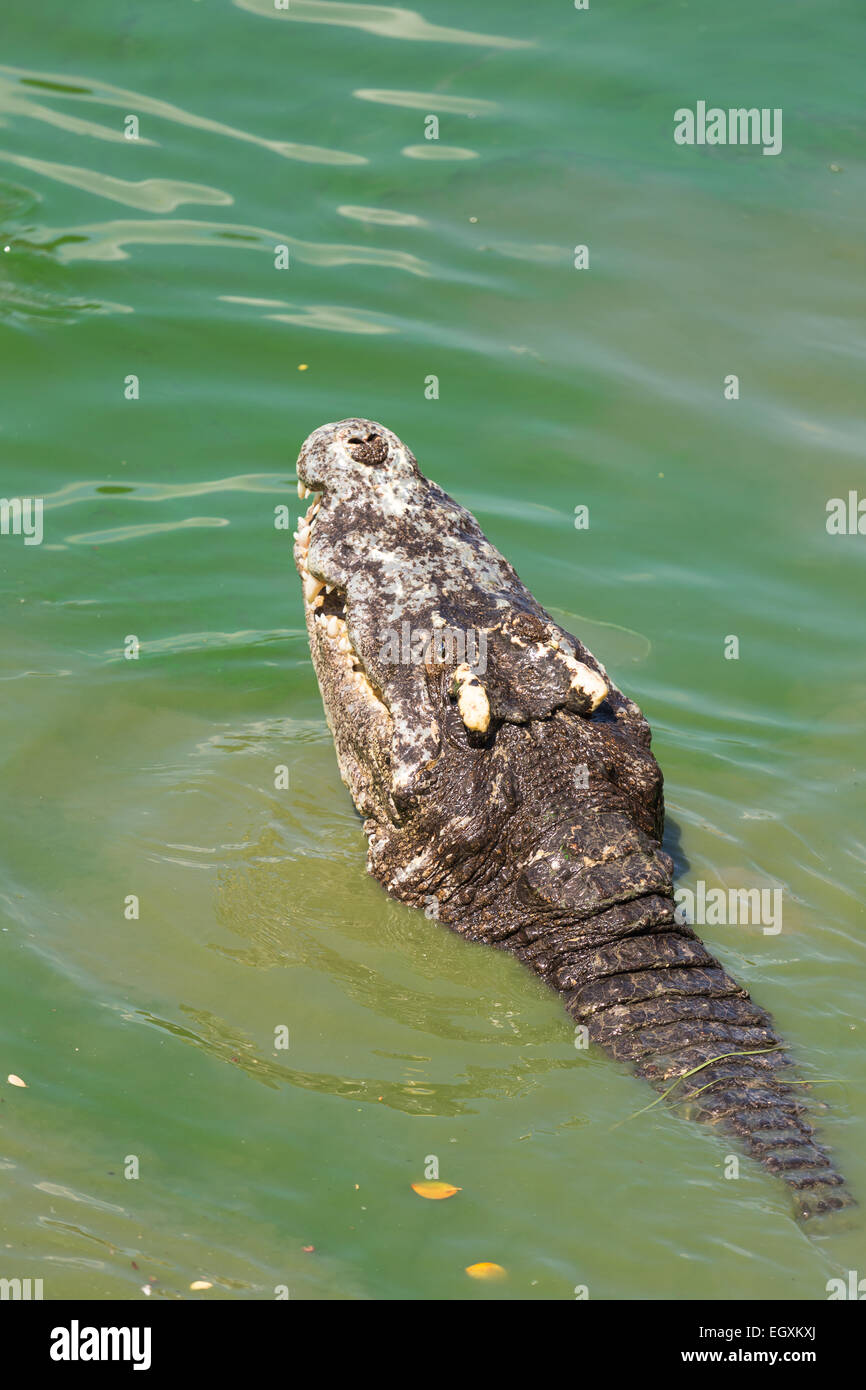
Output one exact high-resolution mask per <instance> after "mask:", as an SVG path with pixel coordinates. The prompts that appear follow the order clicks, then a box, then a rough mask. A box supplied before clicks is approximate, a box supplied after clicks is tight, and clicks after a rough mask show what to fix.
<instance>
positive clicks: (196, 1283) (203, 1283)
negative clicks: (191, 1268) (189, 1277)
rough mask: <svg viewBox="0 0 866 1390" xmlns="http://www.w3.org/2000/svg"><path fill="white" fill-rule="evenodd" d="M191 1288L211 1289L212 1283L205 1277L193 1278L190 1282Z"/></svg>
mask: <svg viewBox="0 0 866 1390" xmlns="http://www.w3.org/2000/svg"><path fill="white" fill-rule="evenodd" d="M190 1288H191V1289H212V1288H213V1284H209V1283H208V1281H207V1280H206V1279H194V1280H193V1282H192V1283H191V1284H190Z"/></svg>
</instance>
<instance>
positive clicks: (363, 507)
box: [295, 419, 670, 945]
mask: <svg viewBox="0 0 866 1390" xmlns="http://www.w3.org/2000/svg"><path fill="white" fill-rule="evenodd" d="M298 479H299V482H298V490H299V493H300V494H301V495H302V496H303V495H306V492H307V491H308V490H309V491H312V492H313V493H314V494H315V496H314V498H313V501H312V503H311V505H310V508H309V511H308V513H307V515H306V518H305V519H304V520H303V521H302V522H301V523H300V527H299V530H298V533H297V540H296V544H295V563H296V565H297V567H298V570H299V573H300V575H301V578H302V580H303V590H304V609H305V615H306V622H307V628H308V631H309V637H310V646H311V651H312V657H313V662H314V665H315V669H316V674H317V676H318V679H319V685H320V688H321V691H322V697H323V700H324V704H325V710H326V714H327V717H328V723H329V725H330V728H331V731H332V733H333V735H334V740H335V743H336V747H337V753H338V757H339V762H340V769H341V773H342V776H343V780H344V781H345V783H346V785H347V786H348V788H349V790H350V792H351V793H352V796H353V799H354V801H355V804H356V806H357V807H358V809H359V811H360V812H361V813H362V815H363V816H364V817H365V829H366V831H367V834H368V837H369V860H368V862H369V868H370V870H371V872H372V873H374V874H375V875H376V877H377V878H379V879H380V881H381V882H382V883H383V884H384V885H385V887H386V888H388V889H389V891H391V892H392V893H394V894H395V895H397V896H399V897H401V898H403V899H404V900H406V901H409V902H412V903H414V904H416V905H418V906H422V907H424V908H425V909H426V910H427V911H428V914H429V915H433V916H436V917H439V918H440V919H441V920H443V921H448V922H449V923H450V924H451V925H454V926H456V927H457V929H458V930H460V931H463V932H464V933H466V934H467V935H471V936H474V937H477V938H481V939H487V940H504V939H505V938H507V937H510V936H512V934H513V933H514V932H515V931H517V930H522V931H525V930H526V928H527V926H528V925H529V921H530V919H531V918H532V917H534V916H536V915H537V916H540V917H544V916H545V915H550V914H554V915H555V914H556V913H558V912H560V911H561V910H562V909H563V908H564V906H565V905H566V902H567V901H568V899H569V895H570V890H572V889H573V888H574V887H575V884H574V883H573V882H572V880H573V879H574V868H575V863H574V862H573V861H572V860H571V857H572V856H574V855H579V854H580V853H581V852H582V850H583V849H585V847H586V840H587V837H589V839H590V840H592V842H593V843H598V841H599V839H603V840H604V841H605V846H604V848H605V850H606V851H608V857H610V858H612V857H622V855H623V854H627V855H630V856H631V864H630V867H631V869H632V870H633V872H634V874H635V875H636V884H637V882H638V881H640V883H641V884H642V886H643V888H644V889H647V888H649V887H650V886H651V885H652V884H656V885H657V886H659V887H663V886H664V883H665V882H668V883H669V877H670V873H669V871H670V861H669V860H668V859H667V856H663V855H660V853H659V850H658V845H657V840H658V837H659V835H660V832H661V818H662V802H661V774H660V772H659V769H658V766H657V764H656V762H655V759H654V758H653V757H652V754H651V753H650V752H649V741H650V738H649V729H648V726H647V724H646V721H645V720H644V718H643V716H642V715H641V713H640V711H639V710H638V708H637V706H636V705H634V704H633V703H632V702H631V701H630V700H628V699H627V698H626V697H625V696H624V695H623V694H622V693H621V691H619V690H617V688H616V686H615V685H614V684H613V683H612V681H611V680H610V678H609V677H608V675H607V673H606V672H605V670H604V668H603V667H602V666H601V665H600V664H599V662H598V661H596V659H595V658H594V657H593V656H592V654H591V653H590V652H588V651H587V650H586V648H585V647H583V646H582V644H581V643H580V642H579V641H578V639H577V638H576V637H573V636H572V635H571V634H570V633H568V632H566V631H564V629H563V628H561V627H560V626H559V625H558V624H557V623H556V622H555V621H554V620H553V618H551V617H550V615H549V614H548V613H546V612H545V610H544V609H543V608H542V607H541V605H540V604H539V603H537V602H536V600H535V599H534V598H533V596H532V594H531V593H529V591H528V590H527V589H526V588H525V587H524V585H523V584H522V583H521V581H520V579H519V578H518V577H517V575H516V574H515V572H514V570H513V569H512V567H511V566H510V565H509V564H508V563H507V562H506V561H505V560H504V559H503V557H502V556H501V555H500V554H499V552H498V551H497V550H496V549H495V547H494V546H493V545H492V544H491V543H490V542H489V541H488V540H487V538H486V537H485V536H484V534H483V532H482V531H481V529H480V527H479V526H478V523H477V522H476V521H475V519H474V517H473V516H472V515H471V514H470V513H469V512H468V511H466V509H465V508H464V507H461V506H460V505H459V504H458V503H457V502H455V501H454V500H453V499H452V498H451V497H449V496H448V495H447V494H446V493H445V492H443V491H442V489H441V488H440V487H438V486H437V484H436V483H434V482H431V481H430V480H429V479H428V478H425V477H424V475H423V474H422V473H421V472H420V471H419V468H418V465H417V463H416V461H415V459H414V457H413V456H412V454H411V453H410V452H409V450H408V449H407V447H406V446H405V444H403V443H402V442H401V440H400V439H398V438H397V436H396V435H394V434H392V433H391V431H390V430H388V429H385V428H384V427H383V426H382V425H379V424H376V423H374V422H372V421H370V420H361V419H349V420H343V421H340V422H339V423H338V424H330V425H323V426H322V427H321V428H320V429H317V430H316V431H315V432H314V433H313V434H311V435H310V437H309V438H308V439H307V440H306V442H305V444H304V446H303V448H302V449H301V453H300V457H299V460H298ZM651 841H652V842H653V843H651ZM604 877H605V875H604V874H603V873H600V874H599V875H597V878H598V880H599V881H598V882H595V883H589V884H584V885H582V892H583V896H582V899H581V901H582V904H583V906H584V907H586V908H587V909H588V908H590V907H591V906H593V905H594V904H595V898H594V897H593V893H595V897H596V898H597V900H598V905H599V906H601V905H602V904H603V901H604V898H605V884H604V882H603V881H602V880H603V879H604ZM620 886H621V885H620ZM637 891H638V890H637V886H636V888H635V893H637ZM571 896H573V893H572V894H571ZM508 944H510V945H511V944H513V942H511V941H509V943H508Z"/></svg>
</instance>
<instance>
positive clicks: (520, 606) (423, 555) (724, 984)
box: [294, 418, 851, 1219]
mask: <svg viewBox="0 0 866 1390" xmlns="http://www.w3.org/2000/svg"><path fill="white" fill-rule="evenodd" d="M298 494H299V496H300V497H301V498H305V497H308V496H309V495H310V494H312V500H311V502H310V505H309V510H308V511H307V513H306V515H305V516H304V517H303V518H301V519H300V520H299V523H298V530H297V531H296V532H295V537H294V539H295V545H294V559H295V564H296V567H297V570H298V572H299V575H300V577H301V580H302V585H303V602H304V614H305V619H306V626H307V632H308V635H309V642H310V651H311V655H312V660H313V665H314V668H315V671H316V676H317V678H318V683H319V688H320V691H321V695H322V700H323V703H324V707H325V715H326V718H327V722H328V726H329V728H330V730H331V733H332V736H333V739H334V743H335V746H336V752H337V758H338V762H339V767H340V773H341V776H342V778H343V781H344V782H345V784H346V786H347V787H348V789H349V792H350V793H351V796H352V798H353V800H354V803H355V806H356V808H357V810H358V812H359V813H360V815H361V816H362V817H363V825H364V831H365V832H366V835H367V839H368V854H367V868H368V871H369V872H370V873H371V874H372V875H374V877H375V878H376V879H377V880H378V881H379V883H380V884H381V885H382V886H383V887H384V888H385V889H386V890H387V892H389V893H390V894H392V895H393V896H394V897H396V898H398V899H400V900H401V901H402V902H404V903H408V904H410V905H412V906H414V907H417V908H420V909H422V910H423V911H424V912H425V914H426V915H427V917H428V918H431V919H433V920H435V921H436V922H439V923H442V924H444V925H446V926H448V927H450V928H452V929H453V930H454V931H456V932H458V933H459V934H460V935H461V936H464V937H466V938H467V939H469V940H471V941H474V942H487V943H489V944H490V945H492V946H497V947H500V948H504V949H507V950H509V951H511V952H512V953H513V954H514V955H515V956H517V957H518V959H520V960H521V961H523V962H524V963H525V965H527V966H528V967H530V968H531V969H532V970H534V971H535V972H536V973H537V974H538V975H539V976H540V977H541V978H542V979H543V980H544V981H545V982H546V983H547V984H549V985H550V986H551V987H552V988H553V989H555V990H556V991H558V992H559V994H560V995H561V996H562V999H563V1002H564V1005H565V1008H566V1010H567V1012H568V1013H569V1014H570V1016H571V1018H572V1020H573V1021H574V1026H575V1027H576V1028H578V1029H581V1030H583V1034H582V1039H585V1040H586V1043H587V1045H590V1046H595V1045H597V1046H599V1047H600V1048H602V1049H603V1050H605V1051H606V1052H608V1053H609V1054H612V1055H613V1057H614V1058H616V1059H618V1060H619V1061H621V1062H623V1063H625V1064H627V1066H628V1067H630V1068H631V1070H632V1071H633V1072H634V1073H636V1074H637V1075H638V1076H640V1077H643V1078H645V1079H646V1081H648V1082H649V1083H650V1084H651V1085H652V1086H653V1087H655V1089H656V1090H657V1091H659V1092H660V1093H662V1094H663V1095H664V1096H665V1097H667V1098H668V1101H669V1103H674V1102H681V1103H682V1104H683V1106H684V1107H685V1113H686V1114H688V1115H689V1116H691V1117H693V1118H695V1119H698V1120H703V1121H705V1122H708V1123H710V1124H713V1125H715V1126H717V1127H718V1129H719V1130H720V1131H722V1132H724V1133H726V1134H729V1135H732V1136H735V1138H736V1140H737V1141H738V1143H739V1145H740V1146H741V1147H742V1148H743V1149H744V1150H745V1152H746V1153H748V1154H749V1155H750V1156H752V1157H753V1158H755V1159H756V1160H758V1161H759V1162H760V1163H761V1164H763V1166H764V1167H765V1168H766V1169H768V1170H770V1171H771V1172H772V1173H774V1174H776V1175H777V1176H778V1177H779V1178H780V1179H781V1180H782V1181H783V1182H784V1183H786V1184H787V1186H788V1190H789V1192H790V1194H791V1197H792V1205H793V1208H794V1212H795V1214H796V1215H797V1216H798V1217H799V1218H801V1219H805V1218H808V1217H810V1216H813V1215H815V1214H816V1213H819V1212H827V1211H830V1210H832V1209H834V1208H839V1207H842V1206H845V1205H847V1204H848V1203H849V1202H850V1201H851V1198H850V1197H849V1195H848V1192H847V1189H846V1187H845V1184H844V1181H843V1179H842V1177H841V1176H840V1175H839V1173H838V1172H837V1171H836V1170H835V1168H834V1166H833V1163H832V1160H831V1158H830V1156H829V1155H828V1153H827V1151H826V1149H825V1148H824V1147H823V1146H822V1145H821V1144H820V1143H819V1141H818V1138H817V1137H816V1134H815V1131H814V1128H813V1125H812V1123H811V1121H810V1113H809V1110H808V1107H807V1104H806V1102H805V1100H804V1091H803V1083H802V1082H799V1081H798V1080H797V1078H796V1075H795V1074H792V1071H791V1068H792V1066H793V1063H792V1059H791V1057H790V1056H789V1055H788V1053H787V1051H786V1049H785V1046H784V1045H783V1043H782V1041H781V1039H780V1038H779V1037H778V1036H777V1034H776V1032H775V1030H774V1026H773V1022H772V1020H771V1018H770V1016H769V1014H767V1013H766V1012H765V1011H764V1010H763V1009H762V1008H760V1007H759V1006H758V1005H757V1004H755V1003H754V1002H753V1001H752V999H751V998H750V995H749V993H748V991H747V990H746V989H744V988H743V987H742V986H741V985H740V984H738V983H737V982H736V981H735V980H734V979H732V977H731V976H730V975H729V974H728V972H727V970H726V969H725V968H724V966H723V965H722V964H721V963H720V962H719V961H718V960H717V959H716V958H715V957H714V956H713V955H712V953H711V952H710V951H709V950H708V949H707V947H706V946H705V945H704V943H703V942H702V941H701V940H700V938H699V937H698V935H697V934H696V932H695V931H694V930H693V928H692V926H691V925H689V924H688V922H686V921H684V920H681V919H682V917H683V914H682V912H681V911H679V910H678V908H677V903H676V901H675V897H674V888H673V878H674V864H673V860H672V859H671V857H670V855H668V854H667V853H666V852H665V850H664V849H663V848H662V835H663V828H664V800H663V790H662V789H663V783H662V773H661V770H660V768H659V766H658V763H657V762H656V760H655V757H654V756H653V754H652V752H651V751H650V741H651V734H650V728H649V724H648V723H647V721H646V719H645V718H644V716H643V714H642V713H641V711H640V709H639V708H638V706H637V705H636V704H635V703H634V701H633V700H631V699H629V698H628V696H626V695H624V694H623V692H622V691H620V690H619V689H618V688H617V686H616V685H615V684H614V682H613V681H612V680H611V678H610V677H609V675H608V673H607V671H606V670H605V669H604V667H603V666H602V665H601V664H600V662H598V661H597V660H596V658H595V657H594V656H593V655H592V653H591V652H590V651H589V650H588V649H587V648H586V647H584V646H583V644H582V643H581V642H580V641H579V640H578V639H577V638H576V637H574V636H572V635H571V634H570V633H568V632H567V631H565V630H564V629H563V628H562V627H560V626H559V625H558V624H557V623H556V622H555V621H554V620H553V619H552V618H551V616H550V615H549V614H548V613H547V612H546V611H545V610H544V609H543V608H542V607H541V605H540V604H539V603H538V602H537V601H536V599H535V598H534V597H533V595H532V594H531V593H530V592H529V590H528V589H527V588H525V586H524V585H523V584H522V583H521V581H520V579H519V578H518V576H517V574H516V572H515V571H514V569H513V568H512V567H511V565H510V564H509V563H508V562H507V561H506V560H505V559H504V558H503V556H502V555H501V554H500V553H499V551H498V550H497V549H496V548H495V547H494V546H493V545H492V544H491V542H490V541H489V540H488V539H487V537H486V536H485V535H484V533H483V531H482V530H481V527H480V526H479V525H478V522H477V521H476V520H475V518H474V517H473V516H472V514H471V513H470V512H469V511H467V510H466V509H465V508H464V507H462V506H461V505H460V504H459V503H458V502H456V501H455V500H454V499H453V498H452V497H450V496H449V495H448V494H447V493H446V492H444V491H443V490H442V489H441V488H440V487H439V486H438V485H437V484H436V483H434V482H432V481H431V480H430V479H428V478H426V477H425V476H424V475H423V474H422V473H421V472H420V470H419V468H418V464H417V462H416V460H415V458H414V456H413V455H412V454H411V453H410V451H409V449H408V448H407V447H406V445H405V444H403V443H402V441H401V440H400V439H399V438H398V437H397V436H396V435H395V434H393V433H392V432H391V431H390V430H388V429H386V428H385V427H384V426H383V425H380V424H377V423H376V422H375V421H371V420H364V419H360V418H352V419H347V420H342V421H339V422H338V423H335V424H327V425H322V426H321V427H320V428H319V429H316V430H314V431H313V433H312V434H310V436H309V437H308V438H307V440H306V441H305V443H304V444H303V446H302V448H301V452H300V456H299V458H298Z"/></svg>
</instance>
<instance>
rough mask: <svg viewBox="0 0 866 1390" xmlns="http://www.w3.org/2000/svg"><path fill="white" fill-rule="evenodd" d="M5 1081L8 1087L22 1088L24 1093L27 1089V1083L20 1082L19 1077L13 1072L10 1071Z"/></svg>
mask: <svg viewBox="0 0 866 1390" xmlns="http://www.w3.org/2000/svg"><path fill="white" fill-rule="evenodd" d="M6 1080H7V1081H8V1082H9V1085H10V1086H23V1087H24V1089H25V1091H26V1089H27V1082H26V1081H22V1080H21V1077H20V1076H16V1075H15V1073H14V1071H10V1073H9V1075H8V1076H7V1078H6Z"/></svg>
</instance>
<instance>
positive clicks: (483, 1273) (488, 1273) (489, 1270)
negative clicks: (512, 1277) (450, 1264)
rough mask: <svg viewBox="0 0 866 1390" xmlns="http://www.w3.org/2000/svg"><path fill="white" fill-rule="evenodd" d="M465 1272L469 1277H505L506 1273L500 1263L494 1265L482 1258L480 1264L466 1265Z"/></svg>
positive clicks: (506, 1276)
mask: <svg viewBox="0 0 866 1390" xmlns="http://www.w3.org/2000/svg"><path fill="white" fill-rule="evenodd" d="M466 1273H467V1274H468V1275H469V1278H470V1279H507V1278H508V1273H507V1271H506V1270H504V1269H503V1268H502V1265H494V1264H490V1263H488V1261H487V1260H482V1262H481V1264H477V1265H468V1266H467V1268H466Z"/></svg>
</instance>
